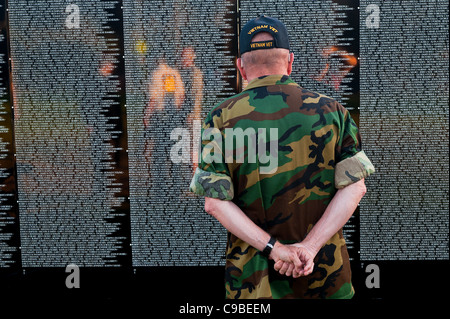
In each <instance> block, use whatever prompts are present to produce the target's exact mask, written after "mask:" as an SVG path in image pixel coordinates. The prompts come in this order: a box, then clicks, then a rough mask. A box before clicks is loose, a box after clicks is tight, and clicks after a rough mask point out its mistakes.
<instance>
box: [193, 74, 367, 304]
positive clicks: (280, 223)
mask: <svg viewBox="0 0 450 319" xmlns="http://www.w3.org/2000/svg"><path fill="white" fill-rule="evenodd" d="M230 147H231V149H230ZM373 171H374V168H373V166H372V164H371V162H370V161H369V159H368V158H367V157H366V156H365V154H364V152H363V151H362V150H361V142H360V135H359V131H358V128H357V126H356V124H355V122H354V121H353V119H352V118H351V116H350V114H349V112H348V111H347V110H346V109H345V108H344V107H343V106H342V105H340V104H339V103H338V102H336V101H335V100H333V99H331V98H329V97H326V96H324V95H321V94H318V93H315V92H311V91H308V90H305V89H303V88H301V87H300V86H299V85H298V84H296V83H295V82H294V81H292V80H291V78H290V77H288V76H281V75H270V76H264V77H260V78H258V79H255V80H253V81H251V82H250V83H249V85H248V86H247V87H246V89H245V90H244V91H242V92H241V93H239V94H237V95H235V96H233V97H231V98H228V99H226V100H225V101H223V102H221V103H220V104H219V105H217V106H216V107H215V108H213V109H212V110H211V112H210V113H209V114H208V116H207V117H206V119H205V120H204V123H203V126H202V146H201V158H200V161H199V165H198V168H197V169H196V172H195V174H194V177H193V179H192V182H191V186H190V189H191V191H193V192H194V193H196V194H199V195H202V196H207V197H213V198H219V199H223V200H232V201H233V202H234V203H235V204H236V205H238V206H239V207H240V208H241V209H242V211H243V212H244V213H245V214H246V215H247V216H249V217H250V219H251V220H252V221H253V222H254V223H256V224H257V225H258V226H260V227H261V228H262V229H264V230H265V231H267V232H268V233H270V234H271V235H272V236H274V237H276V238H277V239H278V240H279V241H280V242H282V243H294V242H298V241H301V240H303V239H304V238H305V236H306V234H307V233H308V231H309V230H310V229H311V228H312V227H313V226H314V224H315V223H316V222H317V221H318V220H319V219H320V217H321V216H322V214H323V213H324V211H325V208H326V207H327V205H328V203H329V202H330V200H331V199H332V197H333V195H334V194H335V193H336V191H337V189H338V188H342V187H345V186H347V185H349V184H351V183H353V182H355V181H358V180H360V179H361V178H365V177H367V176H369V175H370V174H371V173H372V172H373ZM225 277H226V278H225V282H226V294H227V298H251V299H254V298H351V297H352V296H353V293H354V292H353V291H354V290H353V286H352V284H351V270H350V264H349V257H348V253H347V248H346V245H345V240H344V238H343V236H342V230H340V231H339V232H338V233H336V234H335V235H334V236H333V237H332V238H330V240H329V241H328V242H327V243H326V244H325V245H324V246H323V247H322V249H321V250H320V251H319V253H318V254H317V255H316V257H315V266H314V270H313V273H312V274H310V275H309V276H305V277H300V278H298V279H293V278H292V277H286V276H283V275H280V274H279V273H277V272H276V271H275V270H274V269H273V261H271V260H269V259H268V258H266V257H265V256H263V255H262V254H261V252H260V251H258V250H257V249H255V248H253V247H251V246H250V245H248V244H247V243H246V242H244V241H242V240H240V239H239V238H237V237H236V236H234V235H233V234H231V233H228V243H227V251H226V271H225Z"/></svg>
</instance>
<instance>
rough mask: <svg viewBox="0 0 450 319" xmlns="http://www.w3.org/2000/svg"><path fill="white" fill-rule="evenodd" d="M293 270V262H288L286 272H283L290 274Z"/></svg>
mask: <svg viewBox="0 0 450 319" xmlns="http://www.w3.org/2000/svg"><path fill="white" fill-rule="evenodd" d="M293 270H294V264H289V266H288V269H287V270H286V272H285V273H284V274H285V275H286V276H291V275H292V271H293Z"/></svg>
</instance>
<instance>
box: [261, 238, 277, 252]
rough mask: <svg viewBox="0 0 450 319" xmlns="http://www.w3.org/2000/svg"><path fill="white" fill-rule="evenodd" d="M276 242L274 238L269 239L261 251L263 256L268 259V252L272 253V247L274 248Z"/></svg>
mask: <svg viewBox="0 0 450 319" xmlns="http://www.w3.org/2000/svg"><path fill="white" fill-rule="evenodd" d="M276 241H277V240H276V239H275V237H273V236H271V237H270V239H269V242H268V243H267V244H266V247H265V248H264V250H263V251H262V254H263V256H266V257H269V255H270V252H271V251H272V249H273V246H275V243H276Z"/></svg>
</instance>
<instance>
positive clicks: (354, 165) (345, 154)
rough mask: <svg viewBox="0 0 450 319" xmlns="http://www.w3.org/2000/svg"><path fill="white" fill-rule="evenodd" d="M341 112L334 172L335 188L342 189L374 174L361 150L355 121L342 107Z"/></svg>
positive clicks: (372, 167) (373, 168) (371, 166)
mask: <svg viewBox="0 0 450 319" xmlns="http://www.w3.org/2000/svg"><path fill="white" fill-rule="evenodd" d="M339 107H340V108H341V112H342V118H341V119H342V122H341V133H340V139H339V143H338V145H337V149H336V151H337V152H336V153H337V155H338V156H337V163H336V167H335V172H334V184H335V187H336V188H338V189H339V188H344V187H345V186H348V185H350V184H352V183H355V182H357V181H359V180H361V179H363V178H366V177H368V176H369V175H370V174H372V173H374V172H375V167H374V166H373V165H372V163H371V161H370V160H369V158H368V157H367V156H366V154H365V153H364V151H363V150H362V149H361V135H360V133H359V128H358V126H357V125H356V123H355V121H354V120H353V118H352V117H351V115H350V112H348V111H347V110H346V109H344V107H342V106H341V105H339Z"/></svg>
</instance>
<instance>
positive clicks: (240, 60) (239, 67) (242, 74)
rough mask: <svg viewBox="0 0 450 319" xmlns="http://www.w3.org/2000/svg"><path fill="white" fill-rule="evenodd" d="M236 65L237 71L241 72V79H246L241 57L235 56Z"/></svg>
mask: <svg viewBox="0 0 450 319" xmlns="http://www.w3.org/2000/svg"><path fill="white" fill-rule="evenodd" d="M236 66H237V68H238V69H239V72H240V73H241V76H242V79H244V80H247V74H246V73H245V70H244V63H243V62H242V59H241V58H237V60H236Z"/></svg>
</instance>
